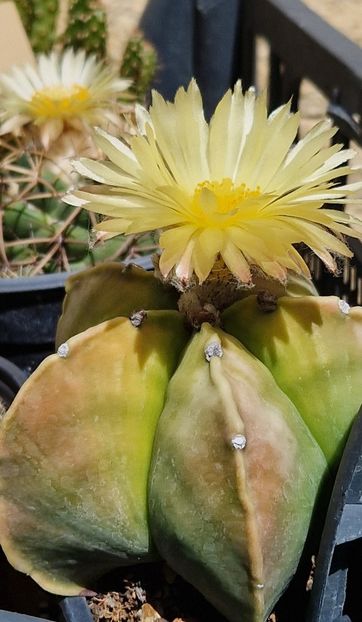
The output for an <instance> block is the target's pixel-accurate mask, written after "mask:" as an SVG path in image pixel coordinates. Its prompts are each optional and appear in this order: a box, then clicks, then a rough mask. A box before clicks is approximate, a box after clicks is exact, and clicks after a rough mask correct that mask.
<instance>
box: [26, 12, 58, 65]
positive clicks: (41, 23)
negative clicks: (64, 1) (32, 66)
mask: <svg viewBox="0 0 362 622" xmlns="http://www.w3.org/2000/svg"><path fill="white" fill-rule="evenodd" d="M32 5H33V20H32V24H31V30H30V41H31V45H32V48H33V50H34V51H35V52H37V53H39V52H43V53H47V52H50V50H51V49H52V47H53V45H54V43H55V40H56V19H57V15H58V10H59V1H58V0H33V1H32Z"/></svg>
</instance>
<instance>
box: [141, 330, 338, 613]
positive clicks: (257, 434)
mask: <svg viewBox="0 0 362 622" xmlns="http://www.w3.org/2000/svg"><path fill="white" fill-rule="evenodd" d="M215 345H216V347H218V346H219V347H220V350H217V351H216V354H215V355H214V356H211V358H210V361H209V362H208V361H207V360H206V358H207V357H205V353H207V352H208V348H209V349H210V348H211V350H212V348H213V347H214V346H215ZM190 378H192V382H190V381H189V379H190ZM206 396H207V398H206ZM244 439H246V441H245V440H244ZM244 442H246V446H245V449H243V448H242V445H243V443H244ZM238 443H240V445H238ZM325 469H326V462H325V458H324V457H323V454H322V452H321V450H320V448H319V447H318V445H317V443H316V442H315V441H314V440H313V439H312V437H311V435H310V433H309V431H308V429H307V428H306V426H305V424H304V423H303V421H302V420H301V418H300V416H299V414H298V412H297V410H296V409H295V407H294V406H293V404H292V403H291V402H290V401H289V400H288V398H287V397H286V396H285V394H283V392H282V391H281V390H280V389H279V387H278V386H277V385H276V383H275V381H274V379H273V377H272V375H271V374H270V372H269V371H268V370H267V369H266V368H265V366H264V365H262V364H261V363H260V362H259V361H258V360H257V359H255V358H254V357H253V356H252V355H251V354H250V353H249V352H248V351H247V350H246V349H245V348H243V346H241V344H240V343H238V342H237V341H236V340H235V339H233V338H232V337H230V336H228V335H227V334H226V333H224V332H223V331H221V330H215V329H214V328H212V327H210V326H209V325H207V324H204V325H203V327H202V329H201V332H200V333H199V334H197V335H195V336H194V337H193V340H192V341H191V343H190V345H189V347H188V350H187V352H186V353H185V355H184V357H183V359H182V362H181V364H180V366H179V368H178V370H177V372H176V373H175V375H174V376H173V378H172V380H171V383H170V386H169V391H168V397H167V402H166V405H165V408H164V411H163V413H162V416H161V419H160V422H159V425H158V431H157V435H156V441H155V449H154V453H153V463H152V467H151V476H150V489H149V498H150V522H151V528H152V534H153V536H154V539H155V542H156V545H157V547H158V550H159V551H160V553H161V555H162V556H163V557H164V558H165V559H167V560H168V562H169V563H170V564H171V566H172V567H173V568H175V569H176V570H177V571H178V572H180V574H182V575H183V576H184V577H186V578H187V579H188V580H189V581H190V582H191V583H192V584H193V585H195V586H196V587H198V588H199V589H200V590H201V592H203V594H204V595H206V597H207V599H208V600H210V601H211V602H213V603H214V605H215V606H216V607H217V608H218V609H219V610H220V611H221V612H223V613H224V615H225V616H226V617H227V619H228V620H234V621H235V622H237V621H239V620H240V619H243V620H250V621H254V620H255V622H257V621H259V620H261V619H263V617H264V616H265V613H266V612H268V611H270V609H271V606H272V605H273V604H274V602H275V597H276V595H278V594H279V593H280V592H281V591H282V590H283V589H284V587H285V585H286V583H287V582H288V578H289V577H290V576H291V575H292V574H293V572H294V570H295V566H296V563H297V560H298V558H299V554H300V550H301V548H302V547H303V544H304V541H305V534H306V531H307V529H308V525H309V521H310V516H311V512H312V508H313V505H314V500H315V497H316V494H317V491H318V487H319V483H320V481H321V478H322V475H323V473H324V472H325ZM297 514H298V522H297V523H296V521H295V517H296V515H297ZM240 602H242V603H243V610H242V613H243V615H242V618H241V610H240Z"/></svg>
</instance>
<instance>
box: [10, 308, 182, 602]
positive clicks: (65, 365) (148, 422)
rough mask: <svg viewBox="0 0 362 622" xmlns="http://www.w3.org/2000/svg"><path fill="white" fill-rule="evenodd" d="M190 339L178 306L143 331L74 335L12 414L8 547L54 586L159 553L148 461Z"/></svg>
mask: <svg viewBox="0 0 362 622" xmlns="http://www.w3.org/2000/svg"><path fill="white" fill-rule="evenodd" d="M186 337H187V332H186V330H185V328H184V325H183V318H182V316H180V314H179V313H178V312H177V311H154V312H152V311H151V312H150V313H149V314H148V318H147V322H145V323H144V325H142V326H140V327H136V326H134V325H132V323H131V321H130V320H129V319H128V318H117V319H115V320H111V321H109V322H105V323H103V324H100V325H98V326H96V327H94V328H91V329H90V330H88V331H86V332H83V333H82V334H81V335H78V336H76V337H74V338H72V339H70V340H69V341H68V342H67V348H69V355H68V356H65V354H66V353H64V352H63V357H64V358H62V357H60V356H58V355H52V356H51V357H49V358H48V359H47V360H46V361H45V362H44V363H43V364H42V365H41V366H40V367H39V368H38V370H37V371H36V372H35V373H34V375H33V376H32V378H31V381H29V382H28V383H27V384H26V385H25V386H24V387H23V389H22V390H21V391H20V393H19V396H18V399H17V401H16V402H15V403H14V404H13V406H12V407H11V408H10V410H9V411H8V413H7V415H6V416H5V418H4V421H3V425H2V430H1V437H0V453H1V495H2V501H1V518H0V524H1V529H0V531H1V535H2V546H3V548H4V551H5V553H6V555H7V556H8V557H9V559H10V561H11V562H12V563H13V565H14V566H15V567H16V568H18V569H19V570H22V571H23V572H26V573H28V574H31V575H32V576H33V577H34V579H35V580H36V581H38V582H39V583H40V584H41V585H42V586H43V587H44V588H46V589H47V590H49V591H51V592H56V593H63V594H78V593H80V591H81V589H82V586H84V585H87V584H88V582H89V581H90V580H91V579H92V578H94V577H96V576H97V575H100V574H102V573H104V572H105V571H106V570H107V569H109V568H112V567H114V566H119V565H122V564H125V563H135V562H138V561H141V560H144V559H147V558H149V557H150V556H151V555H152V553H153V551H152V545H151V542H150V538H149V531H148V525H147V495H146V489H147V478H148V469H149V462H150V457H151V450H152V444H153V437H154V432H155V426H156V425H157V420H158V417H159V415H160V412H161V410H162V407H163V403H164V394H165V391H166V388H167V384H168V381H169V379H170V376H171V374H172V373H173V371H174V369H175V366H176V364H177V360H178V357H179V355H180V351H181V349H182V348H183V346H184V344H185V340H186ZM63 350H64V348H63ZM100 370H102V374H101V375H100ZM135 455H137V459H135ZM15 473H17V479H18V481H17V485H16V486H14V483H13V476H14V474H15ZM115 482H117V484H116V485H114V484H115Z"/></svg>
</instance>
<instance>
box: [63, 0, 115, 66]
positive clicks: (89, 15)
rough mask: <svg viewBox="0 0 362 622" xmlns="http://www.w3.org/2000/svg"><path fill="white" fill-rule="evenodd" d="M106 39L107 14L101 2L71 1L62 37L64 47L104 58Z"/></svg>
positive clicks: (87, 0) (92, 0)
mask: <svg viewBox="0 0 362 622" xmlns="http://www.w3.org/2000/svg"><path fill="white" fill-rule="evenodd" d="M106 37H107V22H106V13H105V10H104V9H103V8H102V5H101V3H100V2H99V0H71V2H70V5H69V13H68V24H67V28H66V30H65V32H64V35H63V37H62V39H63V44H64V46H65V47H73V48H74V49H75V50H77V49H83V50H85V51H86V52H87V53H88V54H96V55H97V56H99V57H101V58H103V57H104V56H105V55H106Z"/></svg>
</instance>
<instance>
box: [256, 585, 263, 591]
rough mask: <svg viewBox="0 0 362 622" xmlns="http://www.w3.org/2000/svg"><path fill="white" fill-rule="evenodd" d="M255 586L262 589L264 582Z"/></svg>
mask: <svg viewBox="0 0 362 622" xmlns="http://www.w3.org/2000/svg"><path fill="white" fill-rule="evenodd" d="M255 587H256V589H257V590H262V589H263V588H264V583H257V584H256V586H255Z"/></svg>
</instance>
